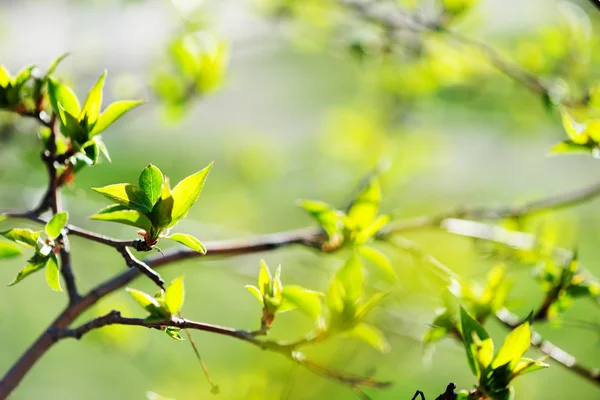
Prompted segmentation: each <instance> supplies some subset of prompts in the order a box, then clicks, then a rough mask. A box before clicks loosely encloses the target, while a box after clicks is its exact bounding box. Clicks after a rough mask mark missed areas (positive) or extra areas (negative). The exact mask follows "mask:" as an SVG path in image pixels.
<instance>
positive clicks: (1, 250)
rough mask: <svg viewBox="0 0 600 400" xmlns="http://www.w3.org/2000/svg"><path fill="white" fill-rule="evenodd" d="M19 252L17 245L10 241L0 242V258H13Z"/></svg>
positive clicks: (19, 253)
mask: <svg viewBox="0 0 600 400" xmlns="http://www.w3.org/2000/svg"><path fill="white" fill-rule="evenodd" d="M21 254H22V252H21V249H20V248H19V247H18V246H16V245H14V244H12V243H7V242H0V259H1V258H13V257H16V256H18V255H21Z"/></svg>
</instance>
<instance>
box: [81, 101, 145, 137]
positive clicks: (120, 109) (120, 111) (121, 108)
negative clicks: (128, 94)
mask: <svg viewBox="0 0 600 400" xmlns="http://www.w3.org/2000/svg"><path fill="white" fill-rule="evenodd" d="M144 103H145V101H143V100H121V101H115V102H114V103H112V104H110V105H109V106H108V107H106V110H104V112H103V113H102V114H101V115H100V118H98V121H97V122H96V125H94V129H92V131H91V132H90V137H93V136H96V135H99V134H100V133H102V132H104V131H105V130H106V128H108V127H109V126H111V125H112V124H113V123H114V122H116V121H117V120H118V119H119V118H121V117H122V116H123V115H125V114H126V113H127V112H129V111H131V110H133V109H134V108H136V107H138V106H140V105H142V104H144Z"/></svg>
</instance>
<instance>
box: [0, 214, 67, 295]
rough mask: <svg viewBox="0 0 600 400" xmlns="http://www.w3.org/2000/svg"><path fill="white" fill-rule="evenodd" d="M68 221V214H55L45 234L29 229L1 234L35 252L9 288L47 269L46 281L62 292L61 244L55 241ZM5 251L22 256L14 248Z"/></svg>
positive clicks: (12, 230)
mask: <svg viewBox="0 0 600 400" xmlns="http://www.w3.org/2000/svg"><path fill="white" fill-rule="evenodd" d="M67 220H68V214H67V213H66V212H60V213H57V214H55V215H54V216H53V217H52V218H51V219H50V221H48V223H46V226H45V227H44V233H42V232H41V231H37V232H34V231H32V230H29V229H10V230H7V231H4V232H0V235H2V236H4V237H5V238H6V239H9V240H11V241H13V242H14V243H17V244H19V245H21V246H24V247H28V248H32V249H34V250H35V253H34V254H33V256H32V257H31V258H30V259H29V260H28V261H27V263H28V264H27V266H26V267H25V268H23V269H21V270H20V271H19V273H18V274H17V277H16V278H15V279H14V280H13V281H12V282H11V283H9V284H8V286H13V285H16V284H17V283H19V282H21V281H22V280H23V279H25V278H26V277H28V276H29V275H31V274H33V273H34V272H37V271H39V270H41V269H42V268H46V281H47V282H48V285H49V286H50V288H52V289H53V290H56V291H62V288H61V286H60V277H59V267H58V260H57V257H56V254H57V253H58V251H59V244H57V243H56V242H55V241H56V239H57V238H58V237H59V236H60V234H61V231H62V230H63V229H64V227H65V226H66V224H67ZM0 244H1V243H0ZM2 248H3V246H0V253H1V252H2ZM5 251H8V253H9V254H12V255H13V256H14V255H17V254H20V250H18V253H16V252H15V249H14V248H12V249H11V248H9V249H8V250H5ZM11 252H12V253H11Z"/></svg>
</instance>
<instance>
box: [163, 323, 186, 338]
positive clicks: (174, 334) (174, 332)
mask: <svg viewBox="0 0 600 400" xmlns="http://www.w3.org/2000/svg"><path fill="white" fill-rule="evenodd" d="M180 330H181V329H180V328H174V327H172V326H165V330H164V332H165V333H166V334H167V335H169V336H170V337H171V338H173V339H175V340H183V338H182V337H181V335H180V334H179V331H180Z"/></svg>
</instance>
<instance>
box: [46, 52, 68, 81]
mask: <svg viewBox="0 0 600 400" xmlns="http://www.w3.org/2000/svg"><path fill="white" fill-rule="evenodd" d="M68 55H69V53H63V54H61V55H60V56H58V57H56V59H55V60H54V61H52V63H51V64H50V66H49V67H48V70H47V71H46V76H49V75H52V74H53V73H54V71H55V70H56V67H58V64H60V63H61V62H62V60H64V59H65V58H67V56H68Z"/></svg>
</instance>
